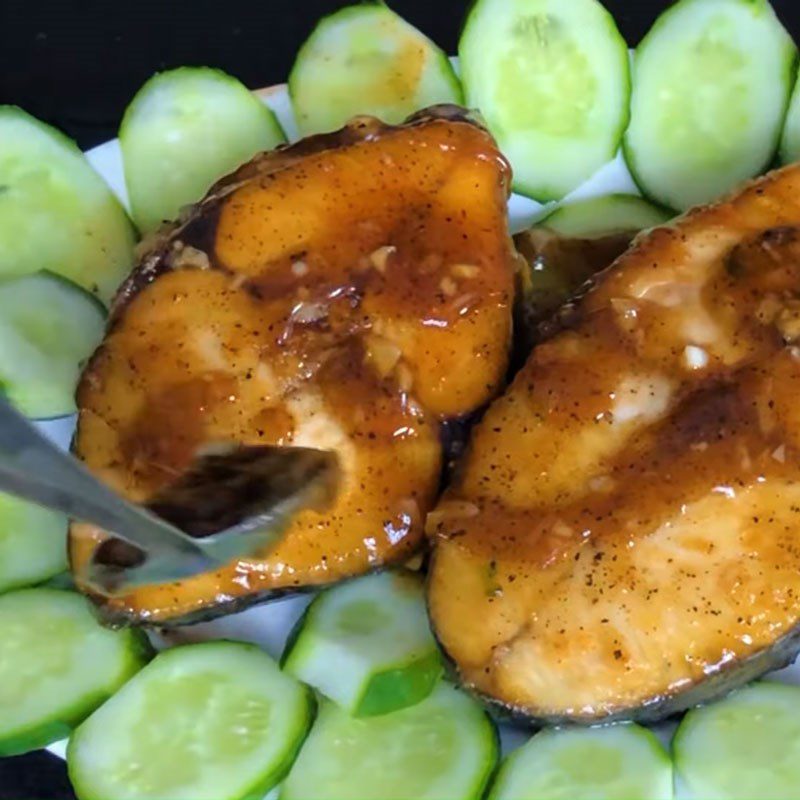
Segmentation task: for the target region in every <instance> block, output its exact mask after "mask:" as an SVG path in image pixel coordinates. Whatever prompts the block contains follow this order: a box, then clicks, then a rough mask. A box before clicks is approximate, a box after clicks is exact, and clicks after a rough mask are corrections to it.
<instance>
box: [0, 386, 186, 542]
mask: <svg viewBox="0 0 800 800" xmlns="http://www.w3.org/2000/svg"><path fill="white" fill-rule="evenodd" d="M0 490H2V491H5V492H9V493H10V494H14V495H16V496H18V497H21V498H23V499H25V500H30V501H32V502H34V503H37V504H38V505H41V506H46V507H47V508H50V509H52V510H54V511H61V512H63V513H65V514H67V515H68V516H69V517H72V518H74V519H80V520H84V521H86V522H91V523H93V524H95V525H97V526H99V527H101V528H103V529H104V530H106V531H109V532H113V533H114V534H116V535H117V536H119V537H121V538H123V539H125V540H127V541H128V542H130V543H132V544H135V545H138V546H139V547H141V548H142V549H144V550H146V551H148V552H151V553H152V552H154V551H159V552H165V551H172V552H176V551H179V552H185V553H195V552H196V546H195V545H194V544H193V542H192V540H191V538H190V537H188V536H186V535H185V534H183V533H182V532H181V531H179V530H178V529H177V528H174V527H172V526H171V525H169V524H168V523H166V522H164V521H163V520H160V519H159V518H158V517H156V516H154V515H153V514H150V513H148V512H147V511H145V510H144V509H141V508H138V507H136V506H134V505H132V504H130V503H128V502H126V501H125V500H123V499H122V498H121V497H119V496H118V495H117V494H116V493H115V492H113V491H112V490H111V489H109V488H108V487H107V486H105V485H104V484H102V483H101V482H100V481H98V480H97V479H96V478H95V477H94V476H93V475H92V474H91V473H90V472H89V471H88V470H87V469H86V468H85V467H84V466H83V465H82V464H81V463H80V462H79V461H78V460H77V459H75V458H74V457H73V456H71V455H70V454H69V453H66V452H64V451H63V450H60V449H59V448H58V447H57V446H56V445H55V444H53V443H52V442H51V441H50V440H49V439H47V438H46V437H44V436H43V435H42V434H41V433H40V432H39V431H38V430H37V429H36V427H35V426H34V425H33V424H32V423H31V422H29V421H28V420H27V419H26V418H25V417H23V416H22V415H21V414H20V413H18V412H17V411H16V410H15V409H14V408H13V407H12V406H11V405H10V403H9V402H8V401H7V400H6V399H4V398H3V397H0Z"/></svg>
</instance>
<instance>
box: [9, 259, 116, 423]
mask: <svg viewBox="0 0 800 800" xmlns="http://www.w3.org/2000/svg"><path fill="white" fill-rule="evenodd" d="M104 328H105V313H104V311H103V308H102V306H101V305H100V304H99V303H98V301H97V300H96V299H94V298H93V297H92V296H91V295H89V294H88V293H87V292H85V291H84V290H82V289H80V288H78V287H77V286H74V285H72V284H70V283H68V282H67V281H65V280H63V279H62V278H59V277H56V276H54V275H48V274H45V273H38V274H35V275H26V276H23V277H18V278H9V279H6V280H0V389H2V391H3V393H4V394H5V395H6V396H7V397H8V398H9V400H10V401H11V402H12V403H13V404H14V405H15V406H16V407H17V408H18V409H19V410H20V411H22V412H23V413H25V414H27V415H28V416H31V417H55V416H59V415H64V414H71V413H72V412H74V411H75V397H74V395H75V387H76V385H77V383H78V377H79V375H80V371H81V367H82V365H83V363H84V362H85V361H86V359H87V358H88V357H89V356H90V355H91V354H92V352H93V351H94V349H95V347H96V346H97V345H98V344H99V343H100V340H101V339H102V337H103V331H104Z"/></svg>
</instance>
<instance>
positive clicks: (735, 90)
mask: <svg viewBox="0 0 800 800" xmlns="http://www.w3.org/2000/svg"><path fill="white" fill-rule="evenodd" d="M795 55H796V50H795V46H794V44H793V42H792V39H791V37H790V36H789V34H788V33H787V32H786V31H785V30H784V28H783V26H782V25H781V24H780V22H779V21H778V18H777V17H776V16H775V13H774V11H773V10H772V7H771V6H770V4H769V2H768V1H767V0H681V1H680V2H678V3H677V4H676V5H674V6H672V7H670V8H669V9H668V10H667V11H665V12H664V13H663V14H662V15H661V16H660V17H659V18H658V20H657V21H656V23H655V25H654V26H653V27H652V29H651V30H650V32H649V33H648V34H647V35H646V36H645V37H644V39H643V40H642V42H641V44H640V45H639V47H638V48H637V49H636V54H635V57H634V61H633V96H632V99H631V123H630V127H629V128H628V131H627V133H626V134H625V143H624V149H625V159H626V161H627V163H628V166H629V168H630V170H631V173H632V175H633V178H634V180H635V181H636V183H637V184H638V186H639V188H640V189H641V190H642V192H643V193H644V194H646V195H647V196H648V197H651V198H652V199H654V200H656V201H657V202H659V203H661V204H662V205H666V206H669V207H670V208H676V209H679V210H684V209H686V208H689V207H690V206H693V205H696V204H698V203H707V202H709V201H711V200H713V199H714V198H716V197H718V196H719V195H720V194H722V193H724V192H726V191H728V190H729V189H731V188H733V187H734V186H735V185H736V184H737V183H739V182H740V181H742V180H744V179H745V178H749V177H751V176H753V175H757V174H758V173H759V172H761V171H762V170H763V169H764V168H765V167H767V165H768V164H769V163H770V161H771V160H772V157H773V155H774V154H775V149H776V147H777V144H778V137H779V136H780V131H781V126H782V123H783V119H784V115H785V113H786V106H787V103H788V100H789V92H790V90H791V80H792V74H793V68H794V61H795Z"/></svg>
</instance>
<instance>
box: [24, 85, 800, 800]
mask: <svg viewBox="0 0 800 800" xmlns="http://www.w3.org/2000/svg"><path fill="white" fill-rule="evenodd" d="M256 94H257V95H258V96H259V97H260V98H261V99H262V101H263V102H264V103H266V105H268V106H269V107H270V108H271V109H272V110H273V111H274V112H275V114H276V115H277V117H278V119H279V120H280V122H281V125H282V126H283V129H284V130H285V131H286V134H287V136H288V137H289V139H290V140H291V141H294V140H295V139H297V138H298V135H297V125H296V124H295V121H294V117H293V114H292V107H291V103H290V102H289V93H288V91H287V89H286V85H285V84H281V85H280V86H272V87H269V88H267V89H260V90H258V91H257V92H256ZM86 156H87V158H88V159H89V161H90V162H91V164H92V166H93V167H94V168H95V169H96V170H97V171H98V172H99V173H100V175H101V176H102V177H103V179H104V180H105V181H106V182H107V183H108V185H109V186H110V187H111V189H112V190H113V191H114V193H115V194H116V195H117V197H119V199H120V200H121V201H122V203H123V205H124V206H125V207H126V208H128V196H127V192H126V190H125V178H124V175H123V169H122V154H121V152H120V147H119V141H118V140H117V139H112V140H111V141H110V142H106V143H105V144H101V145H99V146H98V147H95V148H93V149H92V150H89V151H88V152H87V153H86ZM612 192H625V193H628V194H639V191H638V189H637V188H636V184H635V183H634V182H633V179H632V178H631V175H630V173H629V172H628V168H627V167H626V165H625V161H624V160H623V158H622V153H621V152H620V153H617V155H616V157H615V158H614V159H613V160H612V161H609V162H608V163H607V164H605V165H604V166H603V167H601V168H600V169H599V170H598V171H597V172H596V173H595V174H594V175H593V176H592V177H591V178H589V179H588V180H587V181H586V182H584V183H583V184H582V185H581V186H579V187H578V188H577V189H575V190H574V191H573V192H571V193H570V194H569V195H568V196H567V197H565V198H564V200H563V201H562V202H563V203H565V204H566V203H569V202H571V201H573V200H578V199H583V198H588V197H595V196H598V195H604V194H610V193H612ZM556 205H557V204H555V203H554V204H551V206H543V205H542V204H541V203H537V202H536V201H535V200H530V199H528V198H526V197H522V196H521V195H517V194H514V195H512V197H511V200H510V201H509V207H508V211H509V222H510V226H511V229H512V232H517V231H520V230H522V229H524V228H525V227H527V226H528V225H529V224H530V223H531V222H532V221H533V220H535V219H536V218H537V217H540V216H541V215H542V214H543V212H544V211H545V210H550V207H555V206H556ZM39 425H40V427H41V428H42V429H43V430H44V431H45V432H46V433H47V435H48V436H50V437H51V438H52V439H54V440H56V441H57V442H59V443H60V444H61V445H62V446H63V447H65V448H66V447H68V445H69V441H70V439H71V437H72V432H73V429H74V418H71V417H70V418H62V419H58V420H53V421H47V422H41V423H39ZM310 599H311V595H310V594H302V595H297V596H295V597H288V598H283V599H280V600H273V601H269V602H267V603H264V604H262V605H258V606H254V607H252V608H250V609H248V610H247V611H243V612H241V613H239V614H231V615H229V616H227V617H223V618H221V619H216V620H213V621H211V622H203V623H199V624H197V625H191V626H187V627H182V628H177V629H176V630H174V631H172V632H171V633H169V634H168V637H167V640H165V641H163V642H162V641H159V645H161V644H163V645H165V646H169V644H175V643H178V642H192V641H198V640H203V639H220V638H233V639H241V640H244V641H249V642H254V643H255V644H258V645H260V646H261V647H263V648H264V649H265V650H266V651H267V652H268V653H269V654H270V655H272V656H273V657H275V658H278V657H279V656H280V654H281V651H282V649H283V645H284V643H285V642H286V637H287V636H288V635H289V632H290V630H291V629H292V626H293V625H294V623H295V622H296V620H297V619H298V617H299V616H300V615H301V614H302V612H303V610H304V609H305V607H306V606H307V605H308V603H309V602H310ZM770 677H771V678H773V679H776V680H780V681H782V682H784V683H794V684H798V685H800V664H794V665H792V666H791V667H787V668H786V669H784V670H781V671H779V672H775V673H772V674H771V675H770ZM653 730H655V732H656V733H657V734H658V735H659V737H660V738H661V740H662V741H663V742H664V744H668V743H669V740H670V738H671V736H672V733H673V731H674V730H675V723H673V722H667V723H662V724H660V725H656V726H654V728H653ZM528 736H529V734H528V733H527V732H526V731H524V730H520V729H518V728H513V727H511V726H509V725H500V739H501V743H502V749H503V754H504V755H505V754H507V753H508V752H510V751H511V750H513V749H515V748H516V747H518V746H519V745H521V744H522V743H523V742H525V741H526V739H527V738H528ZM65 747H66V740H65V741H61V742H56V743H55V744H53V745H51V746H50V747H49V748H48V749H49V750H50V751H51V752H53V753H55V754H56V755H59V756H61V757H62V758H63V757H64V750H65ZM678 796H680V792H679V793H678Z"/></svg>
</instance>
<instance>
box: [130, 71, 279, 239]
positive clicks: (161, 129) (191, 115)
mask: <svg viewBox="0 0 800 800" xmlns="http://www.w3.org/2000/svg"><path fill="white" fill-rule="evenodd" d="M119 140H120V145H121V147H122V157H123V162H124V167H125V183H126V186H127V189H128V196H129V198H130V202H131V209H132V213H133V218H134V221H135V222H136V224H137V226H138V227H139V229H140V230H141V231H143V232H148V231H152V230H154V229H155V228H158V227H159V225H161V223H162V222H165V221H170V220H174V219H176V218H177V217H178V215H179V213H180V210H181V208H182V207H183V206H186V205H189V204H191V203H195V202H197V201H198V200H200V199H201V198H202V197H203V195H204V194H205V193H206V191H207V190H208V189H209V187H210V186H211V185H212V184H213V183H214V182H215V181H217V180H218V179H219V178H222V177H223V176H224V175H227V174H228V173H230V172H232V171H233V170H234V169H236V167H238V166H239V165H241V164H243V163H244V162H246V161H248V160H250V159H251V158H252V157H253V156H254V155H255V154H256V153H258V152H260V151H262V150H270V149H272V148H273V147H275V146H276V145H278V144H280V143H281V142H283V141H285V136H284V134H283V131H282V130H281V127H280V125H279V123H278V121H277V119H276V117H275V115H274V114H273V113H272V111H271V110H270V109H269V108H267V106H266V105H264V104H263V103H262V102H261V101H260V100H259V99H258V98H257V97H255V96H254V95H253V94H252V93H251V92H250V91H249V90H248V89H247V88H246V87H245V86H243V85H242V84H241V83H240V82H239V81H238V80H236V79H235V78H233V77H231V76H230V75H226V74H225V73H224V72H221V71H220V70H216V69H210V68H207V67H181V68H179V69H174V70H171V71H169V72H163V73H160V74H158V75H156V76H154V77H153V78H151V79H150V80H149V81H147V83H145V84H144V86H142V88H141V89H140V90H139V91H138V92H137V94H136V96H135V97H134V99H133V100H132V101H131V104H130V105H129V106H128V108H127V110H126V111H125V116H124V118H123V120H122V124H121V126H120V131H119Z"/></svg>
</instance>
